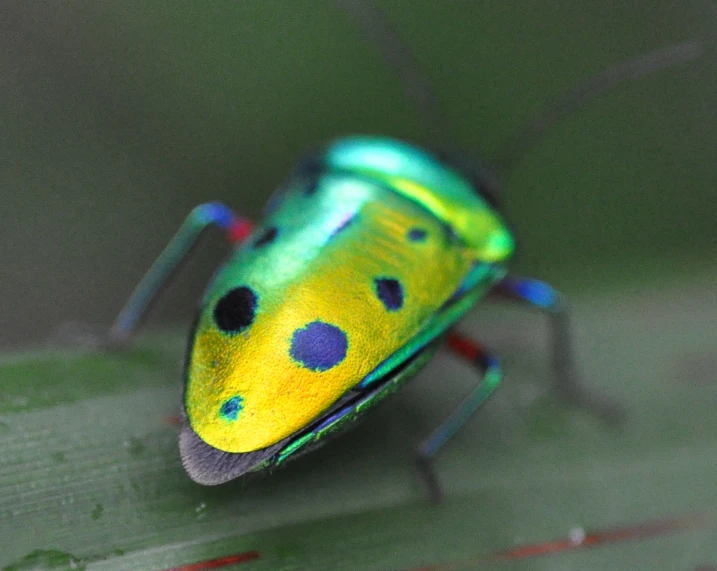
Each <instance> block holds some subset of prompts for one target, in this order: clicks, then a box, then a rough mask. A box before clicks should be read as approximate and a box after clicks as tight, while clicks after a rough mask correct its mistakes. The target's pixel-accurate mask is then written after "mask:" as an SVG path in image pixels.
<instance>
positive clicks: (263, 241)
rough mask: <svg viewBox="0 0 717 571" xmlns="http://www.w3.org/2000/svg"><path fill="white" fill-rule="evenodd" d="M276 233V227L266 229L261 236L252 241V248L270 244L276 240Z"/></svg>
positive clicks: (277, 231)
mask: <svg viewBox="0 0 717 571" xmlns="http://www.w3.org/2000/svg"><path fill="white" fill-rule="evenodd" d="M278 233H279V229H278V228H277V227H276V226H271V227H269V228H267V229H266V230H264V232H262V234H261V236H259V237H258V238H257V239H256V240H255V241H254V247H255V248H261V247H262V246H266V245H267V244H271V243H272V242H273V241H274V240H275V239H276V236H277V234H278Z"/></svg>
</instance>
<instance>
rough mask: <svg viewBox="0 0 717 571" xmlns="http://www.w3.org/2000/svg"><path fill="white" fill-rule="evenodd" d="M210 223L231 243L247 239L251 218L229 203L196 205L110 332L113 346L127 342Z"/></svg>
mask: <svg viewBox="0 0 717 571" xmlns="http://www.w3.org/2000/svg"><path fill="white" fill-rule="evenodd" d="M211 225H215V226H218V227H219V228H221V229H222V230H224V232H225V233H226V235H227V238H228V239H229V241H230V242H232V243H237V242H241V241H242V240H244V238H246V237H247V236H248V235H249V234H250V233H251V229H252V224H251V222H250V221H249V220H247V219H245V218H241V217H239V216H236V215H235V214H234V213H233V212H232V211H231V209H230V208H229V207H228V206H225V205H224V204H222V203H221V202H206V203H204V204H200V205H199V206H196V207H195V208H194V209H193V210H192V211H191V212H190V213H189V216H187V218H186V220H185V221H184V223H183V224H182V225H181V226H180V228H179V230H178V231H177V233H176V234H175V235H174V236H173V237H172V239H171V240H170V241H169V244H167V246H166V247H165V248H164V250H163V251H162V253H161V254H160V255H159V257H158V258H157V259H156V260H155V262H154V264H152V266H151V267H150V268H149V270H148V271H147V273H146V274H145V275H144V277H143V278H142V280H141V281H140V282H139V284H138V285H137V287H136V288H135V289H134V291H133V292H132V295H131V296H130V298H129V299H128V300H127V302H126V303H125V305H124V307H123V308H122V311H120V313H119V315H118V316H117V319H116V320H115V322H114V324H113V325H112V328H111V329H110V332H109V345H110V346H121V345H124V344H125V343H126V342H127V341H128V340H129V339H130V337H131V336H132V334H133V333H134V332H135V330H136V329H137V326H138V324H139V321H140V319H141V318H142V317H143V316H144V315H145V314H146V312H147V309H148V307H149V305H150V303H151V302H152V300H154V299H155V297H156V296H157V294H158V293H159V292H160V290H161V289H162V287H163V286H164V285H165V284H166V283H167V282H168V281H169V279H170V278H171V277H172V274H173V273H174V271H175V270H176V269H177V267H178V266H179V264H180V263H181V262H182V261H183V260H184V259H185V258H186V257H187V255H188V254H189V252H190V251H191V249H192V247H193V246H194V244H195V243H196V241H197V238H199V236H200V235H201V234H202V232H203V231H204V230H205V229H206V228H207V227H209V226H211Z"/></svg>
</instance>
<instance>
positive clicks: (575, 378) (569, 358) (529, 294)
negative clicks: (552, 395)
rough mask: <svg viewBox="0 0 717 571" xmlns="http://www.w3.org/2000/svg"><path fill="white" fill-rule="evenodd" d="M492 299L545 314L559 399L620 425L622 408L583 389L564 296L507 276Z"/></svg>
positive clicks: (527, 280)
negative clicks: (511, 301)
mask: <svg viewBox="0 0 717 571" xmlns="http://www.w3.org/2000/svg"><path fill="white" fill-rule="evenodd" d="M490 294H491V295H495V296H498V297H502V298H505V299H511V300H516V301H521V302H526V303H528V304H530V305H531V306H532V307H535V308H536V309H539V310H541V311H543V312H545V313H546V314H547V315H548V317H549V319H550V328H551V332H552V345H553V347H552V352H553V367H554V368H555V371H556V373H557V375H556V378H555V390H556V392H557V393H558V395H559V396H560V397H561V398H562V399H565V400H567V401H568V402H571V403H573V404H575V405H577V406H578V407H580V408H583V409H585V410H588V411H592V412H594V413H596V414H597V415H598V416H600V417H601V418H603V419H605V420H607V421H610V422H617V421H620V420H621V419H622V418H623V416H624V411H623V410H622V407H621V406H620V405H619V404H618V403H617V402H615V401H614V400H613V399H611V398H610V397H608V396H606V395H603V394H601V393H599V392H597V391H594V390H592V389H590V388H589V387H586V386H584V384H583V383H582V382H581V380H580V375H579V374H578V372H577V367H576V366H575V360H574V350H573V345H572V336H571V335H570V315H569V309H568V303H567V301H566V299H565V296H564V295H563V294H561V293H560V292H559V291H557V290H556V289H554V288H553V287H552V286H550V285H548V284H547V283H544V282H541V281H538V280H533V279H530V278H519V277H514V276H506V277H505V278H503V279H502V280H501V281H500V282H498V283H497V284H496V285H495V286H494V287H493V289H492V290H491V291H490Z"/></svg>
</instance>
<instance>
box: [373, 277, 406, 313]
mask: <svg viewBox="0 0 717 571" xmlns="http://www.w3.org/2000/svg"><path fill="white" fill-rule="evenodd" d="M373 282H374V286H375V287H376V295H377V296H378V299H380V300H381V303H383V306H384V307H385V308H386V309H387V310H388V311H397V310H399V309H401V308H402V307H403V286H401V282H399V281H398V280H397V279H394V278H376V279H375V280H374V281H373Z"/></svg>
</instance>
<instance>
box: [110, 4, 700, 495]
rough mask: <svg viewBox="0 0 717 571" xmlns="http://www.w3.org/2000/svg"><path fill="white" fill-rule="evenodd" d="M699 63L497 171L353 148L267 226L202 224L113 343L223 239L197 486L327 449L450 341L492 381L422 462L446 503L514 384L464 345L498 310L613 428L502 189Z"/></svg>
mask: <svg viewBox="0 0 717 571" xmlns="http://www.w3.org/2000/svg"><path fill="white" fill-rule="evenodd" d="M339 4H340V5H341V6H342V7H343V8H344V9H345V10H346V11H347V12H348V13H349V14H350V15H351V16H352V17H353V18H354V19H355V21H356V22H358V24H359V26H360V27H361V28H362V29H363V31H364V32H365V33H366V34H367V35H368V36H369V37H370V38H371V39H372V41H373V42H374V44H376V46H377V47H378V48H379V50H380V51H381V52H382V53H383V56H384V58H385V59H386V61H387V63H389V64H391V65H392V66H393V67H394V68H395V69H396V71H397V72H398V74H399V75H400V76H401V79H402V80H403V82H404V84H405V86H406V88H407V89H406V91H407V93H408V95H409V98H411V99H413V100H414V103H415V104H416V106H417V107H418V108H419V110H420V111H421V113H422V115H423V116H425V117H426V118H427V119H428V121H427V122H429V123H430V125H429V127H430V128H431V131H432V134H433V135H435V137H432V138H433V139H434V140H438V139H439V137H440V135H441V134H442V133H443V132H445V130H446V128H445V126H444V125H445V122H444V121H442V120H441V118H440V113H439V112H438V110H437V106H436V105H435V103H434V99H433V96H432V93H431V89H430V85H428V83H427V82H426V81H425V79H424V78H423V76H422V75H421V74H420V73H419V72H418V66H417V65H416V64H415V62H413V61H412V56H411V54H410V52H409V51H408V50H407V49H406V47H405V46H404V45H403V44H402V43H401V42H400V40H399V39H398V36H397V35H396V34H395V33H394V32H393V30H392V29H391V28H390V26H388V24H387V21H386V20H385V19H384V18H383V17H382V16H381V14H380V12H378V11H377V9H375V8H373V7H372V6H370V4H368V3H366V2H358V1H354V0H342V1H341V2H339ZM700 50H701V48H700V45H699V44H698V43H695V42H690V43H686V44H681V45H678V46H674V47H671V48H667V49H665V50H660V51H658V52H654V53H651V54H647V55H645V56H642V57H640V58H637V59H634V60H630V61H628V62H626V63H623V64H620V65H618V66H616V67H614V68H611V69H609V70H607V71H606V72H604V73H603V74H601V75H599V76H597V77H595V78H593V79H591V80H589V81H587V82H586V83H584V84H581V85H579V86H578V87H577V88H576V89H575V90H573V91H571V92H569V93H567V94H566V95H565V96H564V97H562V98H559V99H557V100H556V101H555V102H553V103H551V104H549V105H548V106H547V107H546V108H544V109H542V110H540V111H539V112H538V114H537V115H536V117H535V118H534V120H532V121H530V122H528V123H527V124H526V125H525V126H524V128H522V129H521V130H520V131H519V132H518V133H516V135H515V137H514V138H513V139H512V140H511V141H510V142H509V143H508V145H506V149H505V151H504V152H503V153H502V154H501V155H500V156H499V157H498V158H497V159H494V160H493V161H492V162H491V163H490V166H488V163H485V164H483V163H478V162H476V161H475V160H474V159H472V158H471V157H470V155H463V154H459V153H455V152H446V151H434V150H424V149H421V148H419V147H417V146H414V145H412V144H409V143H405V142H401V141H397V140H393V139H389V138H382V137H368V136H353V137H346V138H341V139H337V140H335V141H333V142H331V143H329V144H328V145H326V146H324V147H323V148H321V150H319V151H318V152H316V153H314V154H312V155H310V156H308V157H307V158H305V159H304V160H303V161H301V162H300V163H299V165H298V166H297V168H296V169H295V171H294V173H293V174H292V175H291V177H290V178H289V180H288V182H287V183H285V184H284V185H283V186H281V187H280V188H279V190H277V191H276V192H275V194H274V195H273V196H272V198H271V199H270V201H269V203H268V206H267V209H266V216H265V219H264V220H263V221H262V222H261V223H260V224H258V225H256V226H254V225H253V224H252V223H251V222H250V221H248V220H246V219H244V218H242V217H239V216H237V215H236V214H234V213H233V212H232V210H231V209H230V208H228V207H227V206H226V205H224V204H222V203H219V202H208V203H205V204H202V205H199V206H197V207H196V208H195V209H194V210H192V212H191V213H190V214H189V216H188V218H187V219H186V221H185V222H184V224H183V225H182V226H181V227H180V229H179V231H178V232H177V234H176V235H175V236H174V238H173V239H172V240H171V241H170V243H169V244H168V246H167V247H166V249H165V250H164V251H163V252H162V253H161V254H160V256H159V257H158V259H157V261H156V262H155V263H154V265H153V266H152V267H151V268H150V269H149V271H148V273H147V274H146V275H145V277H144V278H143V279H142V281H141V282H140V283H139V285H138V286H137V288H136V289H135V291H134V292H133V294H132V296H131V297H130V299H129V300H128V302H127V303H126V305H125V306H124V308H123V309H122V311H121V313H120V315H119V316H118V318H117V320H116V322H115V324H114V325H113V327H112V330H111V332H110V339H111V340H112V341H113V342H115V343H119V342H122V341H124V340H126V339H128V338H129V337H130V336H131V335H132V333H133V332H134V331H135V329H136V327H137V325H138V323H139V321H140V318H141V317H142V315H143V314H144V313H145V311H146V308H147V307H148V305H149V303H150V301H151V300H152V299H153V298H154V297H155V295H156V294H157V293H158V292H159V290H160V289H161V286H162V285H163V284H164V283H165V282H166V281H167V280H168V279H169V277H170V276H171V274H172V272H173V270H174V269H175V268H176V267H177V265H178V264H179V263H180V262H181V260H182V259H183V258H184V257H185V256H186V255H187V254H188V253H189V251H190V249H191V247H192V245H193V244H194V243H195V241H196V239H197V237H198V236H199V235H200V234H201V233H202V231H203V230H204V229H205V228H207V227H209V226H218V227H219V228H221V229H222V230H223V231H224V232H225V233H226V235H227V237H228V238H229V241H230V242H231V243H232V244H233V245H234V248H233V251H232V253H231V255H230V257H229V258H228V260H227V261H226V263H225V264H224V265H223V267H222V268H220V270H219V271H218V272H217V274H216V275H215V276H214V278H213V279H212V281H211V282H210V284H209V285H208V287H207V289H206V290H205V293H204V295H203V297H202V300H201V303H200V309H199V312H198V315H197V318H196V320H195V322H194V325H193V327H192V330H191V334H190V338H189V343H188V347H187V352H186V362H185V369H184V393H183V402H182V416H181V431H180V437H179V447H180V454H181V458H182V462H183V464H184V467H185V469H186V470H187V472H188V474H189V476H190V477H191V478H192V479H193V480H195V481H196V482H198V483H200V484H205V485H215V484H221V483H223V482H227V481H229V480H232V479H234V478H237V477H240V476H242V475H244V474H247V473H251V472H257V471H261V470H265V469H268V468H271V467H274V466H278V465H281V464H283V463H284V462H285V461H287V460H288V459H292V458H295V457H297V456H298V455H300V454H303V453H305V452H308V451H310V450H311V449H313V448H316V447H318V446H320V445H322V444H323V443H324V442H326V440H327V439H328V438H329V437H331V436H334V435H336V434H338V433H340V432H341V431H342V430H344V429H346V428H348V427H349V426H351V425H352V424H354V423H355V421H356V420H357V419H358V418H360V417H362V416H363V415H364V414H365V413H366V412H368V411H369V410H370V409H371V408H373V406H375V405H376V404H378V403H379V402H381V401H383V400H384V399H385V398H386V397H387V396H389V395H391V394H392V393H394V392H395V391H397V390H398V389H399V388H401V387H402V386H403V385H404V384H405V383H406V382H407V381H408V380H409V379H410V378H411V377H412V376H413V375H414V374H415V373H417V372H418V371H419V370H420V369H421V367H422V366H423V365H425V364H426V362H427V361H428V360H429V359H430V358H431V356H432V355H433V353H434V352H435V351H436V349H437V348H438V347H439V345H440V344H441V343H442V342H444V341H447V343H448V345H449V347H450V348H451V349H452V350H453V351H455V352H456V353H458V354H459V355H462V356H463V357H465V358H467V359H469V360H470V361H471V362H472V363H473V364H474V365H475V367H476V368H477V369H478V370H479V371H480V373H481V375H480V380H479V382H478V384H477V385H476V387H475V389H474V390H473V391H471V393H470V394H469V395H468V396H467V397H466V398H465V400H464V401H463V402H461V403H460V404H459V405H458V406H457V407H456V409H455V410H454V411H453V412H452V413H451V414H450V415H449V417H448V418H447V419H446V420H445V421H444V422H442V423H441V424H440V425H439V426H438V427H437V428H436V429H435V430H434V431H433V432H432V433H431V434H430V435H429V436H428V437H427V438H425V439H424V440H423V441H421V442H420V444H419V445H418V446H417V449H416V453H417V464H418V467H419V469H420V473H421V474H422V476H423V478H424V480H425V482H426V484H427V487H428V490H429V494H430V496H431V497H432V498H434V499H436V498H438V497H439V496H440V487H439V485H438V482H437V479H436V477H435V475H434V472H433V470H432V468H431V460H432V459H433V457H434V456H435V454H436V453H437V452H438V451H439V450H440V448H441V447H442V446H443V445H444V444H445V443H446V442H447V441H448V440H449V439H450V438H451V436H452V435H453V434H454V433H455V432H456V431H457V430H458V429H459V428H460V427H461V426H462V425H463V424H464V423H465V422H466V420H467V419H468V418H469V417H470V416H471V415H472V414H473V413H474V412H475V411H476V410H477V409H478V407H480V405H481V404H482V403H483V402H485V400H486V399H487V398H488V396H489V395H490V394H491V393H492V392H493V391H494V389H495V388H496V386H497V385H498V383H499V381H500V379H501V371H500V367H499V364H498V361H497V360H496V359H495V358H494V357H493V356H492V355H491V354H489V353H488V352H487V351H486V350H484V349H483V348H482V347H481V346H480V345H478V344H477V343H474V342H473V341H471V340H469V339H466V338H464V337H462V336H460V335H459V334H457V333H455V332H453V331H452V326H453V325H454V324H455V323H456V322H457V321H458V320H459V319H460V318H461V317H462V316H463V315H464V314H465V313H466V312H467V311H468V310H470V309H471V308H472V307H473V306H474V305H475V304H476V303H477V302H478V301H479V300H481V299H483V298H489V297H502V298H508V299H511V300H516V301H519V302H523V303H526V304H528V305H530V306H533V307H535V308H538V309H540V310H542V311H544V312H545V313H546V314H547V315H549V316H550V318H551V323H552V326H553V354H554V364H555V369H556V381H555V388H556V391H557V392H558V393H559V394H560V395H561V396H563V397H565V398H566V399H568V400H569V401H572V402H573V403H575V404H578V405H580V406H585V407H587V408H590V409H592V410H595V411H597V412H598V413H600V414H602V415H604V416H606V417H610V416H615V415H616V414H617V411H616V407H615V406H614V405H612V404H611V403H610V401H609V399H606V398H604V397H602V396H601V395H599V394H597V393H592V392H591V391H589V390H588V389H586V388H585V387H583V386H581V385H580V383H579V382H578V380H577V379H578V377H577V375H576V372H575V367H574V364H573V361H572V353H571V349H570V335H569V323H568V314H567V305H566V302H565V299H564V297H563V296H562V295H561V294H560V293H559V292H558V291H557V290H555V289H554V288H552V287H551V286H549V285H548V284H545V283H543V282H540V281H537V280H533V279H528V278H519V277H516V276H513V275H512V274H510V273H509V272H508V269H507V262H508V261H509V260H510V258H511V255H512V253H513V250H514V237H513V233H512V231H511V230H510V229H509V227H508V225H507V223H506V221H505V219H504V217H503V214H502V212H501V209H500V200H499V190H500V184H499V182H500V180H501V179H502V178H503V177H505V175H506V174H507V173H508V172H509V171H510V170H511V169H512V168H513V167H514V165H515V163H516V161H517V160H519V159H520V158H521V157H522V156H523V155H524V154H525V153H526V152H527V150H528V149H529V148H530V147H531V146H532V145H533V144H535V142H536V141H537V140H538V139H539V138H540V135H541V134H542V133H543V132H544V131H545V130H546V129H547V128H549V126H550V125H551V124H552V123H554V122H555V121H557V120H559V119H560V118H561V117H562V116H563V115H565V114H567V113H570V112H572V111H573V110H574V109H576V108H577V107H579V106H580V105H581V104H582V103H583V102H584V101H585V100H586V99H587V98H588V97H593V96H595V95H596V94H598V93H600V92H601V91H604V90H606V89H609V88H611V87H613V86H614V85H616V84H617V83H620V82H622V81H625V80H629V79H634V78H636V77H639V76H641V75H644V74H645V73H648V72H651V71H654V70H656V69H663V68H665V67H667V66H669V65H672V64H675V63H678V62H682V61H687V60H690V59H694V58H695V57H697V56H698V55H699V53H700Z"/></svg>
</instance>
